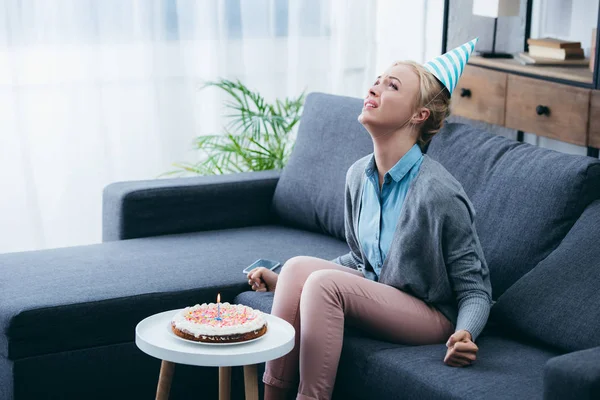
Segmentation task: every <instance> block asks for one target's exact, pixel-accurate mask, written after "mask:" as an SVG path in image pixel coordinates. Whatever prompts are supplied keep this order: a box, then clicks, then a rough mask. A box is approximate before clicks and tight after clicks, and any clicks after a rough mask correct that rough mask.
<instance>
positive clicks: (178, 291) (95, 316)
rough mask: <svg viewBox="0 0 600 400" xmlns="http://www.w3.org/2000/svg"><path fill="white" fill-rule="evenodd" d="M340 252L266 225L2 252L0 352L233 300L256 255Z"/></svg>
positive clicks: (34, 349) (324, 240) (319, 238)
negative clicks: (179, 309)
mask: <svg viewBox="0 0 600 400" xmlns="http://www.w3.org/2000/svg"><path fill="white" fill-rule="evenodd" d="M232 249H234V250H235V251H232ZM346 251H347V245H346V243H345V242H342V241H340V240H337V239H335V238H332V237H330V236H326V235H321V234H316V233H311V232H306V231H300V230H296V229H292V228H287V227H283V226H277V225H263V226H254V227H245V228H236V229H226V230H214V231H206V232H198V233H190V234H180V235H169V236H156V237H151V238H143V239H131V240H124V241H116V242H108V243H103V244H101V245H91V246H80V247H71V248H63V249H53V250H42V251H32V252H24V253H12V254H11V253H8V254H0V265H3V266H4V270H3V282H2V289H1V290H0V354H1V355H2V356H7V355H8V357H9V358H11V359H18V358H23V357H29V356H34V355H41V354H46V353H51V352H58V351H66V350H73V349H80V348H87V347H94V346H102V345H107V344H114V343H122V342H131V341H133V339H134V328H135V326H136V324H137V323H138V322H139V321H140V320H142V319H143V318H145V317H147V316H149V315H152V314H154V313H157V312H160V311H164V310H169V309H174V308H180V307H184V306H187V305H192V304H196V303H203V302H210V301H215V299H216V296H217V292H221V296H222V299H223V301H232V300H233V298H234V296H235V295H237V294H238V293H239V292H241V291H243V290H245V289H247V288H248V284H247V280H246V279H245V276H244V274H242V269H243V268H244V267H245V266H247V265H249V264H250V263H252V262H253V261H255V260H256V259H258V258H260V257H265V258H269V259H274V260H279V261H280V262H282V263H283V262H285V261H286V260H287V259H289V258H291V257H293V256H296V255H298V254H305V255H313V256H315V257H321V258H325V259H332V258H334V257H336V256H339V255H340V254H343V253H344V252H346Z"/></svg>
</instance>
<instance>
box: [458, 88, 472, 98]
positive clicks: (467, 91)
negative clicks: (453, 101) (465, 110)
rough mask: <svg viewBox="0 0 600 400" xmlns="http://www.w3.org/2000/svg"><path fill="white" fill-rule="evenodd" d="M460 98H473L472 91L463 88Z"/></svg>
mask: <svg viewBox="0 0 600 400" xmlns="http://www.w3.org/2000/svg"><path fill="white" fill-rule="evenodd" d="M460 97H471V89H467V88H461V89H460Z"/></svg>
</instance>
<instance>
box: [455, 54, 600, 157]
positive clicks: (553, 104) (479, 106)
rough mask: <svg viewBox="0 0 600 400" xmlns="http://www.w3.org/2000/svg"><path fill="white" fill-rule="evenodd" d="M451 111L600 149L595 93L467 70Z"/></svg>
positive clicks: (599, 99) (599, 101) (599, 105)
mask: <svg viewBox="0 0 600 400" xmlns="http://www.w3.org/2000/svg"><path fill="white" fill-rule="evenodd" d="M452 97H453V99H452V112H453V113H454V114H455V115H460V116H463V117H466V118H469V119H474V120H479V121H484V122H487V123H490V124H494V125H501V126H505V127H507V128H511V129H515V130H517V131H522V132H530V133H535V134H536V135H539V136H544V137H548V138H551V139H556V140H560V141H563V142H567V143H572V144H576V145H579V146H587V147H595V148H598V147H600V90H592V89H587V88H581V87H575V86H572V85H567V84H562V83H556V82H551V81H547V80H543V79H537V78H533V77H527V76H520V75H516V74H512V73H510V72H504V71H497V70H492V69H488V68H485V67H481V66H476V65H467V66H466V68H465V71H464V73H463V76H462V77H461V79H460V81H459V82H458V86H457V87H456V89H455V90H454V94H453V96H452Z"/></svg>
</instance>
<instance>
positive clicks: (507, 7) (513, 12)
mask: <svg viewBox="0 0 600 400" xmlns="http://www.w3.org/2000/svg"><path fill="white" fill-rule="evenodd" d="M519 3H520V1H519V0H473V15H480V16H483V17H491V18H494V40H493V42H492V51H480V52H479V55H480V56H481V57H485V58H512V57H513V56H512V54H508V53H497V52H496V29H497V28H498V17H513V16H517V15H519V5H520V4H519Z"/></svg>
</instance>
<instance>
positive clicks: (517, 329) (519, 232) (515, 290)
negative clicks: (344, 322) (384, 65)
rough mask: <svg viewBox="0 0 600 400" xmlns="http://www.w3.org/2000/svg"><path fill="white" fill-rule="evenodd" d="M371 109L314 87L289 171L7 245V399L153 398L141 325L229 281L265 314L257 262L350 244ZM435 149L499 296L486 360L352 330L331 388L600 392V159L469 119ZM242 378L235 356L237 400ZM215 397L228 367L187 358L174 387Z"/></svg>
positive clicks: (416, 392)
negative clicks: (355, 183)
mask: <svg viewBox="0 0 600 400" xmlns="http://www.w3.org/2000/svg"><path fill="white" fill-rule="evenodd" d="M361 105H362V101H361V100H360V99H354V98H346V97H339V96H331V95H325V94H311V95H310V96H308V98H307V100H306V105H305V111H304V114H303V117H302V122H301V125H300V128H299V132H298V138H297V142H296V145H295V148H294V151H293V153H292V156H291V159H290V161H289V163H288V165H287V166H286V168H285V169H284V170H283V171H265V172H255V173H241V174H234V175H224V176H210V177H198V178H187V179H171V180H153V181H144V182H122V183H115V184H112V185H110V186H108V187H107V188H106V189H105V191H104V199H103V201H104V203H103V204H104V210H103V229H104V231H103V236H104V243H102V244H97V245H90V246H79V247H71V248H61V249H54V250H44V251H33V252H23V253H9V254H1V255H0V329H1V334H0V398H1V399H13V398H15V399H29V398H35V399H45V398H53V399H55V398H60V399H82V398H86V399H93V398H113V399H120V398H123V399H125V398H127V399H131V398H136V399H137V398H152V397H153V395H154V393H155V390H156V382H157V377H158V371H159V365H160V362H159V361H158V360H155V359H153V358H151V357H149V356H147V355H145V354H144V353H142V352H141V351H139V350H138V349H137V348H136V347H135V344H134V343H133V339H134V327H135V325H136V324H137V322H138V321H140V320H141V319H143V318H144V317H146V316H148V315H151V314H153V313H157V312H160V311H164V310H169V309H174V308H179V307H183V306H186V305H189V304H195V303H202V302H210V301H214V300H215V298H216V295H217V293H218V292H220V293H221V296H222V299H223V300H224V301H234V302H239V303H244V304H248V305H251V306H253V307H256V308H259V309H261V310H264V311H267V312H268V311H269V310H270V308H271V304H272V300H273V297H272V294H270V293H254V292H251V291H248V286H247V284H246V280H245V277H244V275H243V274H242V273H241V269H242V268H243V267H244V266H246V265H248V264H250V263H251V262H252V261H254V260H256V259H257V258H259V257H265V258H270V259H275V260H279V261H281V262H285V261H286V260H288V259H289V258H291V257H293V256H296V255H312V256H316V257H321V258H324V259H333V258H335V257H337V256H338V255H340V254H344V253H346V252H347V251H348V247H347V245H346V243H345V241H344V223H343V222H344V208H343V192H344V179H345V173H346V170H347V169H348V167H349V166H350V165H351V164H352V163H353V162H354V161H355V160H357V159H359V158H360V157H362V156H364V155H366V154H368V153H370V152H372V142H371V139H370V137H369V135H368V133H367V132H366V131H365V130H364V129H363V128H362V126H361V125H360V124H359V123H358V122H357V120H356V117H357V115H358V114H359V112H360V109H361ZM427 153H428V154H429V156H431V157H432V158H434V159H436V160H438V161H439V162H441V163H442V164H443V165H444V166H445V167H446V168H447V169H448V170H449V171H450V172H451V173H452V174H453V175H454V176H455V177H456V178H457V179H458V180H459V181H460V182H461V183H462V184H463V186H464V188H465V190H466V192H467V194H468V195H469V197H470V198H471V200H472V202H473V204H474V206H475V209H476V211H477V219H476V221H477V222H476V223H477V228H478V233H479V236H480V239H481V243H482V246H483V249H484V252H485V255H486V258H487V261H488V264H489V267H490V274H491V279H492V285H493V297H494V299H495V300H496V301H497V302H496V304H495V305H494V306H493V308H492V313H491V317H490V320H489V323H488V325H487V327H486V329H485V331H484V332H483V334H482V335H481V336H480V338H479V339H478V342H477V344H478V345H479V347H480V352H479V356H478V361H477V363H476V364H475V365H473V366H471V367H468V368H463V369H457V368H451V367H448V366H446V365H444V364H443V362H442V358H443V356H444V354H445V346H444V345H441V344H440V345H431V346H402V345H396V344H390V343H386V342H381V341H378V340H375V339H373V338H371V337H370V336H369V332H363V331H360V330H348V331H347V334H346V338H345V341H344V347H343V352H342V358H341V361H340V367H339V370H338V378H337V381H336V389H335V394H334V397H335V398H337V399H374V398H377V399H396V398H403V399H413V398H415V399H421V400H423V399H484V398H485V399H542V398H544V399H568V398H573V399H591V398H600V333H599V332H600V313H599V312H598V310H599V309H600V290H599V288H600V235H599V233H600V162H599V161H598V160H594V159H592V158H588V157H580V156H572V155H566V154H561V153H558V152H554V151H550V150H547V149H542V148H538V147H535V146H531V145H528V144H523V143H519V142H515V141H512V140H509V139H506V138H504V137H500V136H493V135H491V134H488V133H486V132H483V131H481V130H477V129H474V128H472V127H470V126H468V125H462V124H457V123H448V124H447V125H446V127H445V128H444V129H443V130H442V132H441V133H440V134H439V135H437V136H436V137H435V138H434V140H433V141H432V143H431V145H430V146H429V148H428V149H427ZM284 268H285V266H284ZM240 383H241V375H240V369H239V368H236V370H235V371H234V389H233V390H234V398H239V397H240V396H241V393H242V392H241V390H240V389H241V387H240V386H241V385H240ZM216 393H217V370H216V369H214V368H198V367H189V366H177V367H176V369H175V377H174V384H173V387H172V391H171V394H172V398H175V399H177V398H190V395H193V396H194V397H198V396H200V395H201V394H205V397H202V398H216Z"/></svg>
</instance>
